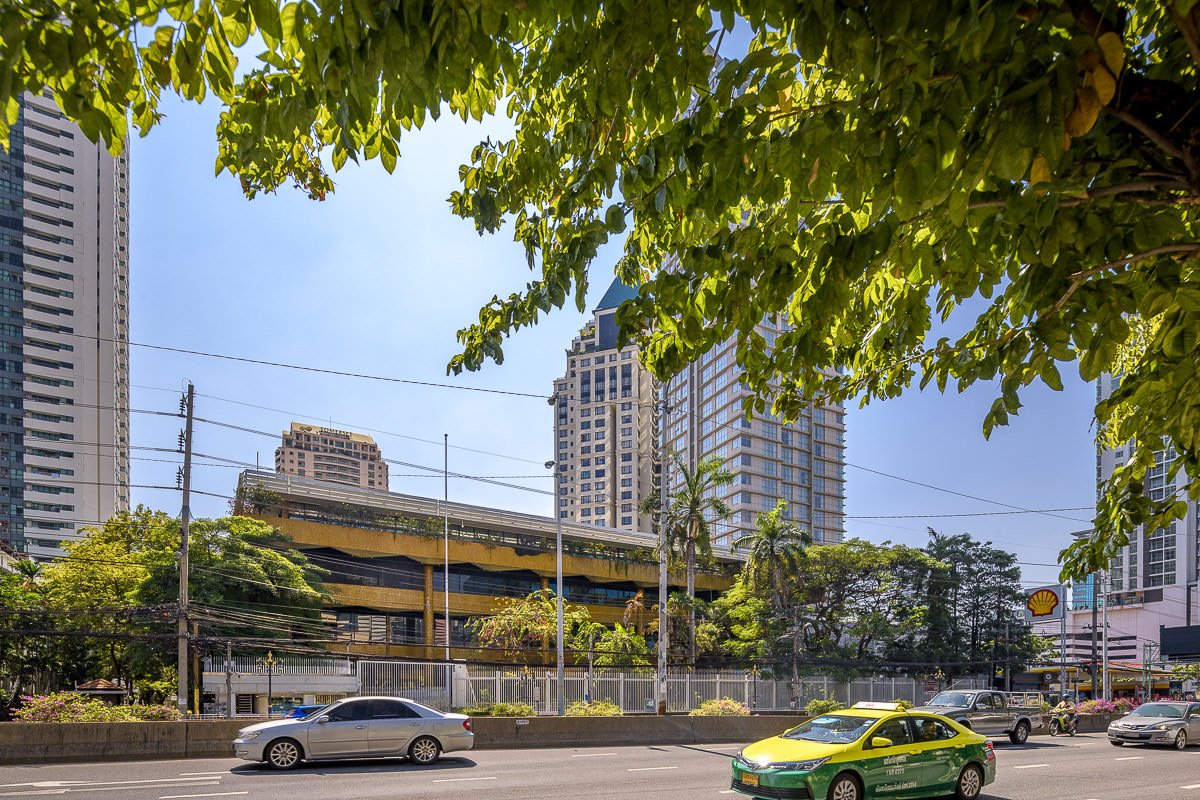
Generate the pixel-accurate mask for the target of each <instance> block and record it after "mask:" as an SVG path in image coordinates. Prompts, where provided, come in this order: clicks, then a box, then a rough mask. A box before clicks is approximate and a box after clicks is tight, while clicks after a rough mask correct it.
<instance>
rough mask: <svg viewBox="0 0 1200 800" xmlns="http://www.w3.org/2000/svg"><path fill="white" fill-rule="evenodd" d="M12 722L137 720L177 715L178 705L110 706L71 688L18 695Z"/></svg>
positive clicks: (159, 718) (174, 717)
mask: <svg viewBox="0 0 1200 800" xmlns="http://www.w3.org/2000/svg"><path fill="white" fill-rule="evenodd" d="M12 717H13V720H14V721H16V722H140V721H149V720H176V719H180V718H181V715H180V713H179V709H177V708H172V707H170V706H162V705H129V706H114V705H109V704H108V703H105V702H104V701H102V700H97V699H96V698H93V697H88V696H87V695H83V694H75V693H74V692H55V693H53V694H43V695H22V696H21V707H20V708H18V709H17V710H16V711H14V712H13V715H12Z"/></svg>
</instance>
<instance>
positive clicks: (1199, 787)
mask: <svg viewBox="0 0 1200 800" xmlns="http://www.w3.org/2000/svg"><path fill="white" fill-rule="evenodd" d="M1179 788H1180V789H1200V783H1193V784H1191V785H1190V786H1180V787H1179Z"/></svg>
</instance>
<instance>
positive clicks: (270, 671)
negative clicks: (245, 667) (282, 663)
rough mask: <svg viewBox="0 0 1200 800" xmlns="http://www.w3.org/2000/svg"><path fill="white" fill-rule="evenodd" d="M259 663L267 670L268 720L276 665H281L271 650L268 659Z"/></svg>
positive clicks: (268, 652) (263, 659)
mask: <svg viewBox="0 0 1200 800" xmlns="http://www.w3.org/2000/svg"><path fill="white" fill-rule="evenodd" d="M258 663H259V664H261V665H262V666H264V667H266V668H267V719H270V718H271V689H272V686H271V678H272V677H274V675H275V665H276V664H278V663H279V659H277V658H276V657H275V654H274V653H272V652H271V651H270V650H268V651H267V657H266V658H260V659H259V660H258Z"/></svg>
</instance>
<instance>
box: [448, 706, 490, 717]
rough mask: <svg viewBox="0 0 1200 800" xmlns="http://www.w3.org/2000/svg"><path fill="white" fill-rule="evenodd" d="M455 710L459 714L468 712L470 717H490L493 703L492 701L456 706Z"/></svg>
mask: <svg viewBox="0 0 1200 800" xmlns="http://www.w3.org/2000/svg"><path fill="white" fill-rule="evenodd" d="M454 711H455V713H458V714H466V715H467V716H468V717H490V716H491V715H492V705H491V703H481V704H479V705H477V706H463V707H462V708H456V709H454Z"/></svg>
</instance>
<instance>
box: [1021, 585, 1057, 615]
mask: <svg viewBox="0 0 1200 800" xmlns="http://www.w3.org/2000/svg"><path fill="white" fill-rule="evenodd" d="M1062 604H1063V587H1061V586H1043V587H1042V588H1040V589H1036V590H1034V591H1033V592H1032V593H1031V594H1030V595H1029V599H1028V600H1026V601H1025V618H1026V619H1027V620H1031V621H1037V620H1045V619H1058V618H1060V617H1061V616H1062V615H1063V608H1062Z"/></svg>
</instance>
